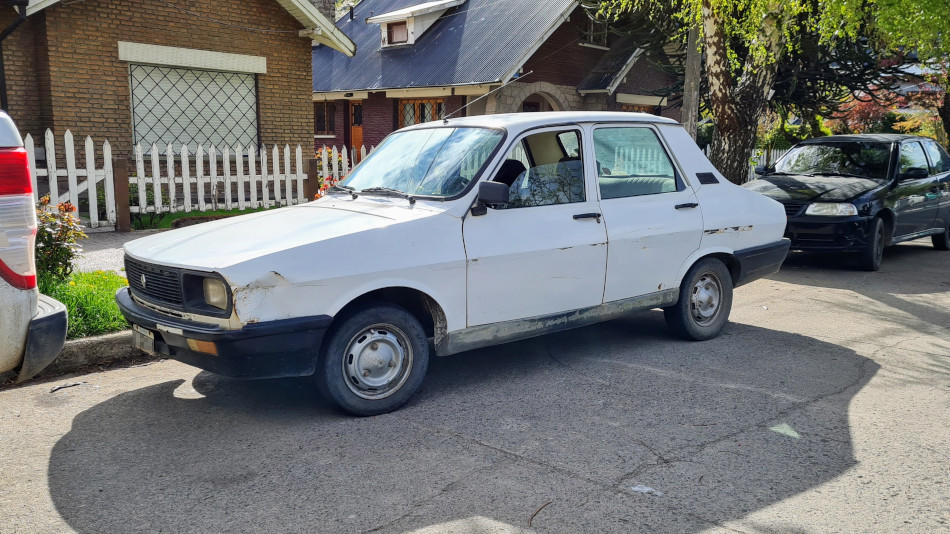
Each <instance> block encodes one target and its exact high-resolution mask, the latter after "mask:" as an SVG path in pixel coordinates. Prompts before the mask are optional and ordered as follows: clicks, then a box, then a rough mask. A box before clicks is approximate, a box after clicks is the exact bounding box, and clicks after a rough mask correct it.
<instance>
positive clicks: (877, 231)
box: [858, 217, 884, 271]
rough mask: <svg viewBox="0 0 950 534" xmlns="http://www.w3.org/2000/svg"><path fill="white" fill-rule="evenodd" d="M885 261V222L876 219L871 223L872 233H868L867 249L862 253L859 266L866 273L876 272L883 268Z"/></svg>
mask: <svg viewBox="0 0 950 534" xmlns="http://www.w3.org/2000/svg"><path fill="white" fill-rule="evenodd" d="M883 259H884V221H882V220H881V219H880V218H879V217H876V218H875V219H874V221H873V222H872V223H871V231H870V232H868V244H867V247H866V248H865V249H864V251H863V252H861V258H860V260H859V261H858V264H859V265H860V266H861V268H862V269H864V270H865V271H876V270H878V269H880V268H881V261H882V260H883Z"/></svg>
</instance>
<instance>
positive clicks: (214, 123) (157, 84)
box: [129, 65, 260, 153]
mask: <svg viewBox="0 0 950 534" xmlns="http://www.w3.org/2000/svg"><path fill="white" fill-rule="evenodd" d="M129 78H130V86H131V89H132V127H133V132H134V142H135V143H139V142H141V143H142V148H143V150H145V151H149V150H150V149H151V145H152V143H156V144H157V145H158V146H159V147H160V150H161V151H162V152H164V148H165V146H166V145H167V144H168V143H171V144H172V146H173V147H174V150H175V152H176V153H178V152H180V151H181V145H188V147H189V148H190V149H191V150H194V149H195V148H196V147H197V145H199V144H200V145H202V146H204V147H205V148H208V147H210V146H211V145H214V146H216V147H223V146H230V147H234V146H236V145H238V144H240V145H241V146H243V147H247V146H252V145H253V146H257V145H258V144H259V141H260V139H259V134H258V116H257V77H256V75H254V74H244V73H236V72H216V71H207V70H197V69H182V68H174V67H159V66H154V65H129Z"/></svg>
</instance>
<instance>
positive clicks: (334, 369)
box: [316, 304, 429, 416]
mask: <svg viewBox="0 0 950 534" xmlns="http://www.w3.org/2000/svg"><path fill="white" fill-rule="evenodd" d="M324 346H325V349H324V351H323V354H322V355H321V358H320V362H319V364H318V365H317V373H316V379H317V385H318V387H319V389H320V391H321V392H322V393H323V394H324V395H326V396H327V398H329V399H330V400H332V401H333V402H334V403H336V405H337V406H339V407H340V408H341V409H343V410H344V411H347V412H349V413H351V414H353V415H360V416H365V415H378V414H382V413H387V412H391V411H393V410H395V409H397V408H399V407H400V406H402V405H403V404H405V403H406V401H408V400H409V398H410V397H412V395H413V394H414V393H415V392H416V391H417V390H418V389H419V386H421V385H422V379H423V378H424V376H425V374H426V369H427V368H428V366H429V345H428V342H427V340H426V334H425V331H424V330H423V329H422V326H421V325H420V324H419V321H418V320H416V318H415V317H413V316H412V314H410V313H409V312H408V311H406V310H405V309H403V308H401V307H399V306H395V305H390V304H384V305H377V306H370V307H368V308H364V309H363V310H361V311H359V312H357V313H355V314H354V315H352V316H350V317H349V318H347V319H346V320H344V321H343V322H342V323H341V324H340V325H339V327H338V328H334V329H333V331H332V332H331V333H330V338H329V340H328V341H327V343H326V344H325V345H324Z"/></svg>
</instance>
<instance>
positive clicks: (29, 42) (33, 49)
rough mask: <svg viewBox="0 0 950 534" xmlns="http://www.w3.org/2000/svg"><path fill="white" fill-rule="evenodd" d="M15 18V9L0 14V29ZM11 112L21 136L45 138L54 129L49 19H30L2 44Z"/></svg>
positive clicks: (42, 16)
mask: <svg viewBox="0 0 950 534" xmlns="http://www.w3.org/2000/svg"><path fill="white" fill-rule="evenodd" d="M15 19H16V12H15V11H14V10H12V9H4V10H2V11H0V27H2V28H6V27H8V26H9V25H10V24H11V23H12V22H13V21H14V20H15ZM3 57H4V66H5V69H6V77H7V99H8V102H9V108H10V109H9V110H8V111H9V113H10V116H11V117H12V118H13V120H14V121H15V122H16V124H17V127H19V129H20V133H21V134H22V135H23V136H24V137H26V134H32V135H33V137H34V138H37V139H42V138H43V137H42V136H43V134H44V132H45V131H46V128H50V127H52V126H53V117H52V108H51V105H50V79H49V59H48V56H47V46H46V17H45V16H44V14H43V13H39V14H37V15H34V16H32V17H30V18H28V19H27V20H26V21H25V22H23V23H22V24H21V25H20V26H19V27H18V28H17V29H16V31H14V32H13V33H12V34H10V36H8V37H7V39H6V40H5V41H4V42H3Z"/></svg>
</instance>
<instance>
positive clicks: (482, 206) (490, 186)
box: [472, 182, 509, 217]
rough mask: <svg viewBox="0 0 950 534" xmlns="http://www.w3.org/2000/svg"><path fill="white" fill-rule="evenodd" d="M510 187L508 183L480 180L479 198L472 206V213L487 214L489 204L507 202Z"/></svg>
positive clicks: (476, 214) (495, 204) (496, 204)
mask: <svg viewBox="0 0 950 534" xmlns="http://www.w3.org/2000/svg"><path fill="white" fill-rule="evenodd" d="M508 189H509V188H508V185H507V184H503V183H501V182H479V183H478V199H477V200H476V201H475V206H474V207H473V208H472V215H474V216H476V217H477V216H479V215H485V214H486V213H488V206H498V205H504V204H507V203H508Z"/></svg>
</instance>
